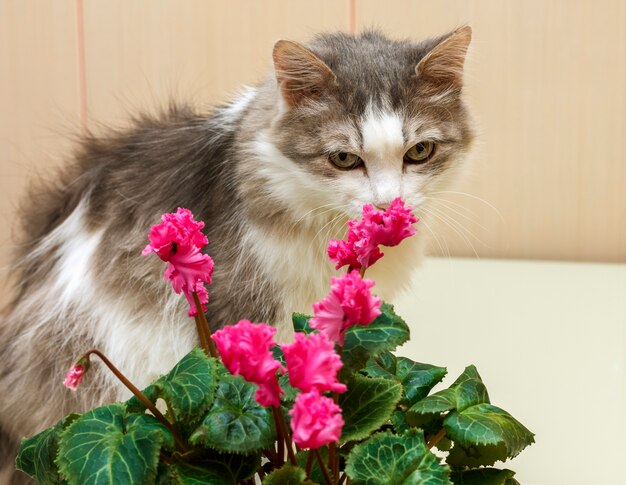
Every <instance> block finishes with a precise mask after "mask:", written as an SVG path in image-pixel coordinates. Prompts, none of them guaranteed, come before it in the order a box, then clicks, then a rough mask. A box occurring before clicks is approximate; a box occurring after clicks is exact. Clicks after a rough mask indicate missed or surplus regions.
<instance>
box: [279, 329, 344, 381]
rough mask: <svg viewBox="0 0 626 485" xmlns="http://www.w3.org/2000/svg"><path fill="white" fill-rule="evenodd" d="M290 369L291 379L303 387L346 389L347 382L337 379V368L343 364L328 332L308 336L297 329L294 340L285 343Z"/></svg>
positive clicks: (288, 367)
mask: <svg viewBox="0 0 626 485" xmlns="http://www.w3.org/2000/svg"><path fill="white" fill-rule="evenodd" d="M281 347H282V349H283V353H284V355H285V362H286V364H287V369H288V370H289V382H290V383H291V385H292V386H293V387H295V388H297V389H300V390H301V391H304V392H308V391H310V390H312V389H317V390H318V391H320V392H325V391H334V392H345V391H346V389H347V388H346V386H345V384H342V383H341V382H338V381H337V372H339V369H341V367H342V366H343V363H342V362H341V357H339V355H337V353H336V352H335V346H334V344H333V343H332V342H331V341H330V340H329V339H328V336H327V335H326V334H325V333H316V334H311V335H309V336H308V337H307V336H306V335H305V334H304V333H302V332H297V333H296V335H295V341H294V342H293V343H292V344H286V345H281Z"/></svg>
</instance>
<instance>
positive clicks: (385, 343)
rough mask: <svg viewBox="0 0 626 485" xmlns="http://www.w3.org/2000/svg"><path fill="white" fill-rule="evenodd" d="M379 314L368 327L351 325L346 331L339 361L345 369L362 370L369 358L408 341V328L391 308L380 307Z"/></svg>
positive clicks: (384, 305) (385, 304) (388, 305)
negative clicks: (341, 361) (340, 360)
mask: <svg viewBox="0 0 626 485" xmlns="http://www.w3.org/2000/svg"><path fill="white" fill-rule="evenodd" d="M380 309H381V312H382V313H381V314H380V315H379V316H378V318H376V320H374V321H373V322H372V323H370V324H369V325H353V326H352V327H350V328H349V329H348V330H347V331H346V335H345V340H344V345H343V352H342V355H341V359H342V360H343V362H344V366H345V368H346V369H354V370H358V369H360V368H362V367H363V366H364V365H365V364H366V362H367V361H368V359H369V358H370V357H376V356H377V355H379V354H381V353H382V352H385V351H390V350H394V349H395V348H396V347H397V346H399V345H402V344H403V343H404V342H406V341H407V340H409V334H410V333H409V327H408V325H407V324H406V323H405V321H404V320H402V318H400V317H399V316H398V315H396V314H395V312H394V311H393V306H392V305H390V304H388V303H383V304H382V305H381V308H380Z"/></svg>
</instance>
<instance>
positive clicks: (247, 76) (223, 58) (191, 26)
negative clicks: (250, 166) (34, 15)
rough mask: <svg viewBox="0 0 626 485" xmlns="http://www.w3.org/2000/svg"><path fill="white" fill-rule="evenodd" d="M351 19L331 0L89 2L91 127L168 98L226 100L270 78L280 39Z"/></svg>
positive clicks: (343, 24) (343, 7)
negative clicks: (273, 52) (274, 55)
mask: <svg viewBox="0 0 626 485" xmlns="http://www.w3.org/2000/svg"><path fill="white" fill-rule="evenodd" d="M347 15H348V9H347V4H346V3H345V2H344V1H334V0H324V1H321V2H309V1H305V0H297V1H293V0H270V1H262V2H260V1H252V0H230V1H228V2H222V1H205V0H194V1H185V2H177V1H173V0H156V1H155V0H141V1H133V2H127V1H125V0H115V1H107V2H87V3H86V4H85V52H86V66H87V69H86V78H87V100H88V110H89V119H90V126H95V125H94V123H98V122H110V121H121V120H123V119H125V118H126V117H127V113H128V112H132V111H133V110H135V109H146V108H154V107H156V106H163V105H164V103H165V102H166V100H167V99H168V98H169V97H173V98H176V99H183V100H185V99H192V100H196V101H197V102H215V101H222V100H224V99H226V98H227V97H228V96H229V95H230V94H232V93H235V92H236V91H237V90H238V89H239V88H240V87H241V86H242V85H244V84H246V83H248V84H250V83H254V82H256V81H258V80H260V79H261V78H262V77H263V76H265V75H266V73H267V72H268V69H269V68H270V66H271V52H272V47H273V44H274V42H275V41H276V40H278V39H280V38H292V39H306V38H308V37H310V36H311V35H313V34H315V33H317V32H319V31H321V30H338V29H344V30H345V28H346V26H347V25H348V20H347Z"/></svg>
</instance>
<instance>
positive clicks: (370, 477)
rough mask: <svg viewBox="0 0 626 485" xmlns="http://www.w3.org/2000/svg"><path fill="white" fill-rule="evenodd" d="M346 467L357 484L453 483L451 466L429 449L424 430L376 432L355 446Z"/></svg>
mask: <svg viewBox="0 0 626 485" xmlns="http://www.w3.org/2000/svg"><path fill="white" fill-rule="evenodd" d="M345 470H346V473H347V474H348V476H349V477H350V479H351V480H352V483H353V484H354V485H358V484H367V485H388V484H391V483H392V484H394V485H396V484H397V485H409V484H411V485H418V484H428V485H451V484H452V482H450V480H449V479H448V476H449V474H450V469H449V468H448V467H447V466H442V465H440V464H439V459H438V458H437V457H436V456H435V455H433V454H432V453H431V452H430V451H429V450H428V448H427V447H426V442H425V441H424V434H423V433H422V431H421V430H411V431H409V432H408V433H406V434H404V435H399V436H398V435H394V434H392V433H390V432H384V433H377V434H375V435H373V436H372V437H371V438H370V439H368V440H367V441H364V442H363V443H360V444H358V445H357V446H355V447H354V449H353V450H352V452H351V453H350V454H349V455H348V460H347V463H346V468H345Z"/></svg>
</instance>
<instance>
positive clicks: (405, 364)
mask: <svg viewBox="0 0 626 485" xmlns="http://www.w3.org/2000/svg"><path fill="white" fill-rule="evenodd" d="M362 372H363V373H364V374H366V375H368V376H370V377H384V378H386V379H394V380H397V381H398V382H400V383H401V384H402V388H403V395H402V400H401V401H400V403H401V404H405V405H408V406H412V405H413V404H415V403H416V402H417V401H419V400H421V399H424V398H425V397H426V396H428V393H429V392H430V390H431V389H432V388H433V387H434V386H435V385H436V384H437V383H438V382H441V380H442V379H443V378H444V376H445V375H446V372H447V370H446V368H445V367H438V366H435V365H430V364H421V363H419V362H414V361H412V360H411V359H407V358H406V357H396V356H395V355H393V354H392V353H391V352H383V353H382V354H380V355H379V356H378V357H374V358H371V359H370V360H369V361H368V362H367V365H366V366H365V368H364V369H363V371H362Z"/></svg>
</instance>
